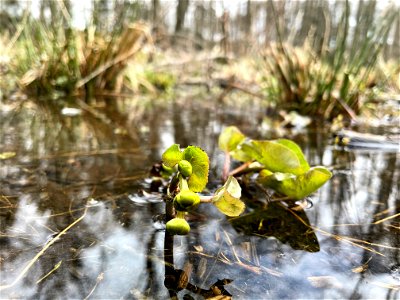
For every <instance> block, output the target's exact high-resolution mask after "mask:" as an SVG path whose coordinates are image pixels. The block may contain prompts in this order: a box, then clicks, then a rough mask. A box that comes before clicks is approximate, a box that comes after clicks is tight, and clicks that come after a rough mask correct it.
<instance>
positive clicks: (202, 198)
mask: <svg viewBox="0 0 400 300" xmlns="http://www.w3.org/2000/svg"><path fill="white" fill-rule="evenodd" d="M213 198H214V196H200V202H201V203H210V202H212V199H213Z"/></svg>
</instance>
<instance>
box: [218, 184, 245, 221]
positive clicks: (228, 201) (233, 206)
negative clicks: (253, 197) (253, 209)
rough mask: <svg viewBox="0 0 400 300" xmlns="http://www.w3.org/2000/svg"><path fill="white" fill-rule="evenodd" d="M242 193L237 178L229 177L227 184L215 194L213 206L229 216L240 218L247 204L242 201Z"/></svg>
mask: <svg viewBox="0 0 400 300" xmlns="http://www.w3.org/2000/svg"><path fill="white" fill-rule="evenodd" d="M241 191H242V189H241V187H240V185H239V183H238V182H237V180H236V178H235V177H232V176H229V178H228V180H227V181H226V182H225V184H224V185H223V186H222V187H221V188H220V189H218V190H217V191H216V192H215V196H214V198H213V204H214V205H215V206H216V207H217V208H218V209H219V211H221V212H222V213H223V214H225V215H227V216H230V217H235V216H238V215H240V214H241V213H242V212H243V211H244V209H245V204H244V203H243V201H241V200H240V196H241V194H242V192H241Z"/></svg>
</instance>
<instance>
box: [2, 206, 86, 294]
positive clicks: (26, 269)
mask: <svg viewBox="0 0 400 300" xmlns="http://www.w3.org/2000/svg"><path fill="white" fill-rule="evenodd" d="M86 212H87V208H86V209H85V212H84V213H83V215H82V216H80V217H79V218H78V219H76V220H75V221H74V222H72V223H71V224H70V225H68V226H67V227H66V228H65V229H64V230H63V231H61V232H60V233H59V234H57V235H56V236H55V237H54V238H53V239H52V240H50V241H49V242H48V243H46V245H44V247H43V248H42V250H40V252H39V253H38V254H36V256H35V257H34V258H33V259H32V260H31V261H30V262H29V263H28V264H27V265H26V267H25V268H24V269H23V270H22V272H21V273H20V274H19V275H18V276H17V278H15V280H14V281H13V282H12V283H11V284H7V285H1V286H0V291H1V290H5V289H8V288H11V287H13V286H14V285H16V284H17V283H18V281H20V280H21V279H22V278H23V277H24V276H25V275H26V273H28V271H29V269H30V268H31V267H32V266H33V265H34V264H35V262H36V261H37V260H38V259H39V258H40V257H41V256H42V255H43V254H44V253H45V252H46V251H47V249H49V248H50V247H51V246H52V245H53V244H54V243H55V242H56V241H57V240H58V239H60V237H61V236H62V235H64V234H65V233H67V231H68V230H70V229H71V228H72V227H74V226H75V225H76V224H78V223H79V222H80V221H82V220H83V218H84V217H85V216H86Z"/></svg>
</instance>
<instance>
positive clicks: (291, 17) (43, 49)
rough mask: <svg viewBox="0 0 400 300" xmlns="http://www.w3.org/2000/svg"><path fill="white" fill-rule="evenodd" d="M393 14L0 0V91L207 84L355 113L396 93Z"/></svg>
mask: <svg viewBox="0 0 400 300" xmlns="http://www.w3.org/2000/svg"><path fill="white" fill-rule="evenodd" d="M399 16H400V14H399V5H398V4H396V3H395V1H365V0H360V1H342V0H334V1H323V0H305V1H272V0H268V1H249V0H241V1H200V0H197V1H193V0H192V1H190V0H179V1H161V0H152V1H134V0H98V1H92V2H85V3H84V4H83V3H80V2H79V1H74V0H57V1H56V0H54V1H52V0H36V1H17V0H2V1H1V2H0V78H1V81H0V98H1V99H3V100H2V101H6V100H7V99H10V98H12V97H15V95H29V96H30V97H35V98H37V99H45V100H46V99H55V98H62V99H65V97H66V96H76V97H83V99H84V101H85V102H86V103H91V101H93V99H94V98H96V97H99V96H112V95H115V96H121V95H122V96H123V95H137V94H142V95H143V94H152V95H154V94H156V95H157V94H159V93H173V91H174V87H175V86H177V85H187V86H189V87H190V86H204V87H206V88H208V89H209V88H210V87H212V86H214V85H215V86H218V87H219V88H222V89H224V90H227V91H230V90H232V89H239V90H242V91H244V92H246V93H247V94H250V95H255V96H256V97H257V98H261V99H262V100H263V101H265V103H266V104H267V105H269V106H273V107H279V108H280V109H285V110H288V111H291V110H294V111H297V112H298V113H300V114H307V115H314V116H320V117H324V118H325V119H332V118H333V117H335V116H337V115H338V114H341V113H343V114H345V115H347V116H349V117H351V118H354V117H355V116H357V115H358V114H360V112H361V110H362V108H364V107H366V106H368V104H371V103H374V102H376V101H377V100H381V99H386V98H388V97H389V98H391V99H392V98H396V97H398V94H399V93H400V83H399V71H400V68H399V57H400V17H399ZM223 96H224V94H221V96H220V97H219V98H218V99H219V100H221V99H222V98H223Z"/></svg>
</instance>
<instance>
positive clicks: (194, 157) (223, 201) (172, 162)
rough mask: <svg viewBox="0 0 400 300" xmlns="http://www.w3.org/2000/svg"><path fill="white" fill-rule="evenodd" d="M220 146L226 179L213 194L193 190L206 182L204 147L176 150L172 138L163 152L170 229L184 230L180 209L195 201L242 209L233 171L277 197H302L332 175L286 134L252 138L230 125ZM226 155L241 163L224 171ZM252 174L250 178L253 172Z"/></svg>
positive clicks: (229, 210)
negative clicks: (270, 138) (284, 136)
mask: <svg viewBox="0 0 400 300" xmlns="http://www.w3.org/2000/svg"><path fill="white" fill-rule="evenodd" d="M219 147H220V148H221V150H223V151H224V152H225V157H226V159H225V166H224V170H223V178H224V179H226V181H225V183H224V185H223V186H222V187H220V188H219V189H217V190H216V192H215V193H214V195H212V196H199V195H198V194H197V193H199V192H202V191H203V189H204V188H205V187H206V185H207V182H208V171H209V159H208V155H207V154H206V152H204V151H203V150H202V149H200V148H199V147H196V146H188V147H187V148H185V149H183V150H181V149H180V147H179V145H177V144H174V145H172V146H171V147H169V148H168V149H167V150H166V151H165V152H164V153H163V155H162V161H163V165H162V168H161V170H160V174H161V175H163V176H166V175H168V174H170V178H171V180H170V183H169V185H168V188H167V195H166V212H167V220H168V222H167V224H166V228H167V231H168V232H169V233H170V234H177V235H185V234H187V233H188V232H189V230H190V226H189V224H188V223H187V222H186V221H185V214H187V213H188V212H190V211H192V210H193V209H195V208H196V207H197V206H198V205H199V204H200V202H209V203H212V204H214V205H215V206H216V207H217V208H218V209H219V210H220V211H221V212H222V213H224V214H225V215H227V216H230V217H235V216H239V215H240V214H241V213H242V212H243V211H244V210H245V204H244V202H243V201H241V200H240V198H241V186H240V184H239V182H238V180H237V179H236V178H235V176H236V177H237V176H248V175H254V174H257V176H256V178H255V182H256V183H257V184H260V185H262V186H264V187H266V188H270V189H272V190H274V191H275V192H276V193H277V195H278V198H279V199H281V200H282V199H285V200H299V199H302V198H304V197H306V196H308V195H309V194H311V193H313V192H314V191H316V190H317V189H318V188H320V187H321V186H322V185H323V184H324V183H325V182H327V181H328V180H329V179H330V178H331V176H332V174H331V172H329V170H328V169H326V168H325V167H322V166H318V167H313V168H311V167H310V166H309V164H308V162H307V161H306V159H305V156H304V154H303V152H302V151H301V149H300V147H299V146H298V145H297V144H296V143H294V142H292V141H290V140H285V139H280V140H275V141H267V140H263V141H256V140H251V139H249V138H247V137H246V136H245V135H244V134H243V133H241V132H240V131H239V129H237V128H236V127H233V126H232V127H227V128H225V129H224V131H223V132H222V133H221V135H220V137H219ZM231 157H233V158H234V159H237V160H239V161H242V162H243V165H242V166H241V167H239V168H237V169H235V170H233V171H232V172H229V168H230V158H231ZM166 171H167V173H166ZM251 178H252V180H253V176H251ZM282 196H284V198H282ZM174 210H175V212H176V213H175V212H174Z"/></svg>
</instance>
